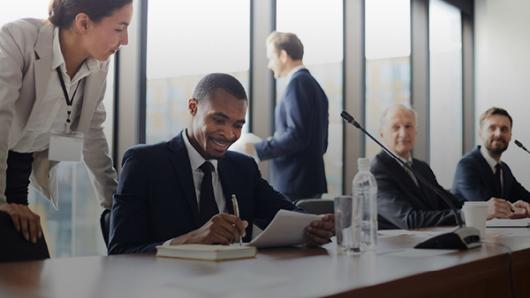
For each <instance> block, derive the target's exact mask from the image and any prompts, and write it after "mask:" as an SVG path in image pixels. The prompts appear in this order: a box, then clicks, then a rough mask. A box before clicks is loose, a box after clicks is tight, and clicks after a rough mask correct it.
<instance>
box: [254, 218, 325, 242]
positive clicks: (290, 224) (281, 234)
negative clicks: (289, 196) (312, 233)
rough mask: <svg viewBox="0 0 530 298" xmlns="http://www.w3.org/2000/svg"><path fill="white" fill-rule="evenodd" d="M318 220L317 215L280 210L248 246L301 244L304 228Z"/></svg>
mask: <svg viewBox="0 0 530 298" xmlns="http://www.w3.org/2000/svg"><path fill="white" fill-rule="evenodd" d="M319 218H320V216H319V215H314V214H304V213H299V212H294V211H287V210H280V211H278V213H276V216H275V217H274V219H273V220H272V221H271V223H270V224H269V225H268V226H267V228H266V229H265V230H264V231H263V232H262V233H261V234H259V235H257V236H256V237H255V238H254V239H252V241H251V242H249V243H248V245H250V246H255V247H258V248H262V247H278V246H292V245H298V244H302V243H303V241H304V228H305V227H306V226H308V225H309V223H310V222H312V221H314V220H318V219H319Z"/></svg>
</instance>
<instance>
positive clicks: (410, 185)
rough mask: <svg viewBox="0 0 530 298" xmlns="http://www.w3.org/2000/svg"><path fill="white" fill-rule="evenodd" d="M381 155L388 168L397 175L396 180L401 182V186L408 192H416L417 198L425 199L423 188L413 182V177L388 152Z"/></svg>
mask: <svg viewBox="0 0 530 298" xmlns="http://www.w3.org/2000/svg"><path fill="white" fill-rule="evenodd" d="M381 154H382V159H383V160H384V161H385V163H386V164H387V166H388V168H389V169H390V170H391V171H392V173H395V174H396V179H397V180H399V181H400V184H403V185H404V188H406V189H407V191H414V193H415V194H416V197H420V198H421V197H423V196H424V194H423V193H422V190H421V188H420V187H418V185H416V183H414V180H412V177H410V175H409V173H407V171H406V170H405V169H404V168H403V167H402V166H401V165H400V164H398V162H397V161H395V160H394V159H393V158H392V157H390V156H389V155H388V154H387V153H386V152H384V151H383V152H381ZM418 183H419V181H418Z"/></svg>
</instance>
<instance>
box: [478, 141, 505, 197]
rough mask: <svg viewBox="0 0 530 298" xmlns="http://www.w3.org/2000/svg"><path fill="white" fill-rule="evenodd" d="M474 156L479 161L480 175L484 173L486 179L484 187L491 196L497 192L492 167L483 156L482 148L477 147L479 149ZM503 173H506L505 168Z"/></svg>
mask: <svg viewBox="0 0 530 298" xmlns="http://www.w3.org/2000/svg"><path fill="white" fill-rule="evenodd" d="M473 154H474V155H475V157H476V158H477V159H478V160H479V164H480V173H482V177H484V179H485V181H484V185H483V187H486V188H487V190H488V192H489V194H490V195H491V194H493V193H494V192H495V189H494V187H495V175H494V173H493V171H492V170H491V167H490V165H489V164H488V162H487V161H486V159H484V156H482V153H480V147H477V149H475V151H474V152H473ZM503 172H504V168H503Z"/></svg>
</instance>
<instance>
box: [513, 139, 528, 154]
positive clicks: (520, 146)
mask: <svg viewBox="0 0 530 298" xmlns="http://www.w3.org/2000/svg"><path fill="white" fill-rule="evenodd" d="M513 143H514V144H515V145H517V147H519V148H521V149H523V150H524V151H526V152H528V153H530V151H528V149H526V147H525V146H523V144H522V143H521V142H519V141H518V140H514V141H513Z"/></svg>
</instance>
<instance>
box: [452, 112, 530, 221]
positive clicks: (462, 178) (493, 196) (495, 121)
mask: <svg viewBox="0 0 530 298" xmlns="http://www.w3.org/2000/svg"><path fill="white" fill-rule="evenodd" d="M512 125H513V123H512V117H511V116H510V114H508V112H507V111H506V110H504V109H501V108H496V107H493V108H490V109H488V110H486V111H485V112H484V113H483V114H482V115H481V116H480V130H479V136H480V139H481V140H482V146H478V147H477V148H476V149H475V150H473V151H471V152H469V153H468V154H466V155H465V156H464V157H463V158H462V159H461V160H460V162H459V163H458V165H457V168H456V174H455V178H454V181H453V193H455V194H456V195H457V196H458V197H460V198H461V199H462V200H465V201H490V202H493V203H495V204H496V205H498V206H499V208H498V210H500V211H502V214H500V215H501V216H500V217H526V216H529V214H530V204H529V203H530V192H528V190H526V189H525V188H524V187H523V186H522V185H521V184H520V183H519V182H518V181H517V180H516V179H515V177H514V176H513V174H512V171H511V170H510V167H509V166H508V165H507V164H506V163H505V162H503V161H501V156H502V153H503V152H504V151H506V149H508V144H509V143H510V140H511V138H512ZM509 202H512V203H514V204H513V206H512V205H511V204H510V203H509ZM513 207H515V208H513Z"/></svg>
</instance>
